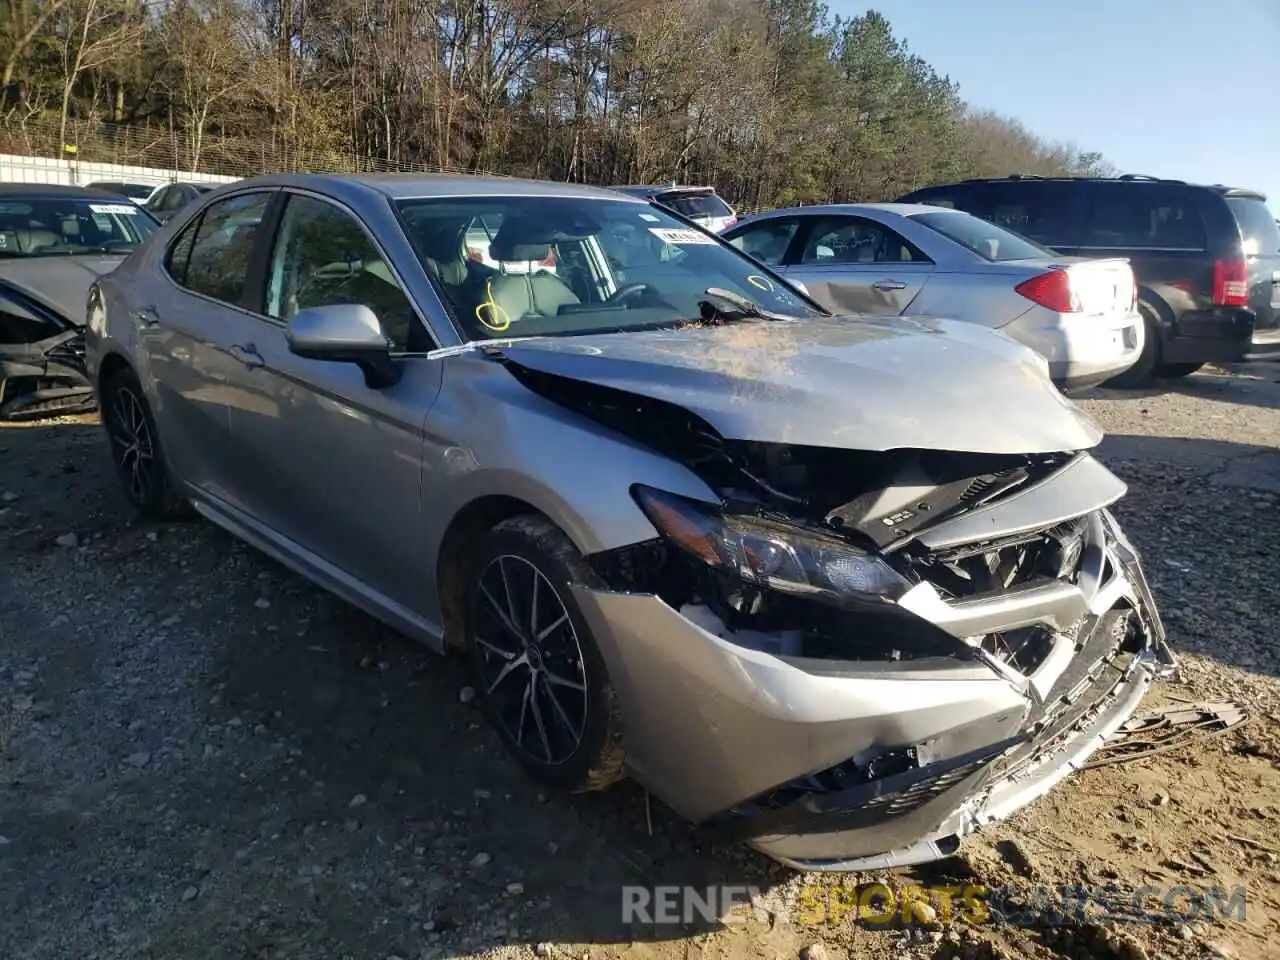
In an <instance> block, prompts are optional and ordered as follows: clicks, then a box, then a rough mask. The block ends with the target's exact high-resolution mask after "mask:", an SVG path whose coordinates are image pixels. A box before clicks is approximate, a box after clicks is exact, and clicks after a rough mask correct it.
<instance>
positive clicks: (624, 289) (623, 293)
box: [604, 283, 651, 303]
mask: <svg viewBox="0 0 1280 960" xmlns="http://www.w3.org/2000/svg"><path fill="white" fill-rule="evenodd" d="M649 289H651V288H650V287H649V285H648V284H647V283H624V284H623V285H622V286H620V287H619V288H618V289H617V290H615V291H613V293H611V294H610V295H609V296H608V297H607V298H606V299H605V301H604V302H605V303H618V302H620V301H622V300H626V299H628V298H630V297H634V296H635V295H636V294H637V293H643V292H644V291H646V290H649Z"/></svg>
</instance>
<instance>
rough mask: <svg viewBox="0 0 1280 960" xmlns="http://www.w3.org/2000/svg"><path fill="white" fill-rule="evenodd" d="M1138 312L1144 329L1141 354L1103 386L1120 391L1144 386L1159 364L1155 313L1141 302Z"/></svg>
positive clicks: (1158, 336) (1158, 332) (1158, 329)
mask: <svg viewBox="0 0 1280 960" xmlns="http://www.w3.org/2000/svg"><path fill="white" fill-rule="evenodd" d="M1138 312H1139V313H1141V314H1142V321H1143V326H1144V327H1145V328H1146V330H1145V331H1144V334H1145V335H1144V337H1143V341H1142V352H1141V353H1140V354H1138V359H1137V360H1135V361H1134V363H1133V366H1131V367H1130V368H1129V369H1128V370H1126V371H1125V372H1124V373H1121V374H1118V375H1117V376H1114V377H1112V378H1111V379H1110V380H1108V381H1107V382H1106V383H1105V384H1103V386H1107V387H1118V388H1120V389H1122V390H1132V389H1134V388H1135V387H1143V386H1146V385H1147V384H1148V383H1149V382H1150V380H1151V375H1152V373H1154V372H1155V369H1156V365H1157V364H1158V363H1159V362H1160V327H1159V324H1158V323H1157V322H1156V312H1155V310H1154V309H1153V308H1152V307H1151V306H1150V305H1149V304H1147V303H1144V302H1142V301H1139V302H1138Z"/></svg>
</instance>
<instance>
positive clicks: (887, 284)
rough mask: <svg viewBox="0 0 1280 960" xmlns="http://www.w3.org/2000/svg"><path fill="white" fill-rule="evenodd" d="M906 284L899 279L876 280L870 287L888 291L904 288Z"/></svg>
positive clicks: (884, 291)
mask: <svg viewBox="0 0 1280 960" xmlns="http://www.w3.org/2000/svg"><path fill="white" fill-rule="evenodd" d="M906 288H907V285H906V284H905V283H903V282H902V281H901V280H877V281H876V282H875V283H873V284H872V285H871V289H873V290H879V291H880V292H881V293H888V292H889V291H890V290H905V289H906Z"/></svg>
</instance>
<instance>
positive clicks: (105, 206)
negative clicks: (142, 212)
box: [89, 203, 138, 217]
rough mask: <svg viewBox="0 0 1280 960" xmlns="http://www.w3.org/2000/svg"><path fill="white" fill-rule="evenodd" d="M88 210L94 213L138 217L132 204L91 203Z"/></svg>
mask: <svg viewBox="0 0 1280 960" xmlns="http://www.w3.org/2000/svg"><path fill="white" fill-rule="evenodd" d="M89 209H90V210H92V211H93V212H94V213H114V214H118V215H120V216H125V217H136V216H137V215H138V208H137V207H136V206H135V205H134V204H132V203H91V204H89Z"/></svg>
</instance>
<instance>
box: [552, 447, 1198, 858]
mask: <svg viewBox="0 0 1280 960" xmlns="http://www.w3.org/2000/svg"><path fill="white" fill-rule="evenodd" d="M1075 470H1077V471H1082V472H1081V473H1079V474H1077V475H1076V478H1075V480H1074V482H1072V483H1071V485H1070V486H1071V489H1073V490H1074V491H1076V492H1077V494H1078V496H1079V495H1081V494H1080V492H1081V491H1085V490H1091V491H1092V493H1091V494H1090V496H1093V497H1094V502H1093V504H1092V506H1090V507H1087V508H1085V509H1087V510H1088V511H1089V512H1088V513H1087V514H1084V515H1080V514H1077V520H1076V522H1078V523H1079V524H1080V525H1081V529H1082V530H1083V533H1082V534H1081V536H1082V548H1081V554H1080V557H1081V558H1080V561H1079V564H1078V566H1077V568H1076V570H1075V572H1074V573H1073V575H1072V577H1071V578H1070V579H1062V580H1056V581H1055V580H1050V581H1048V582H1045V581H1044V580H1043V579H1041V580H1039V581H1037V582H1035V583H1032V584H1027V585H1024V586H1023V587H1021V588H1015V589H1012V590H1009V591H1007V592H1005V593H1003V594H999V595H995V596H990V595H988V596H983V597H976V598H966V599H964V600H963V601H958V600H956V599H946V598H944V597H943V596H942V595H940V594H939V593H938V591H936V590H935V589H934V588H933V587H932V586H931V584H930V583H928V582H922V583H920V584H919V585H918V586H917V588H916V589H915V590H912V591H911V592H910V593H908V594H907V595H906V596H904V597H903V598H902V599H901V600H900V601H899V602H898V603H897V604H891V603H886V604H885V605H884V606H885V608H886V609H885V611H884V613H883V614H877V613H869V614H868V616H871V617H876V616H885V617H893V618H896V619H894V620H893V621H892V622H891V623H890V625H891V626H892V627H893V628H895V629H897V628H899V627H901V628H904V629H910V628H912V624H918V625H920V627H921V629H938V630H944V631H946V632H948V633H951V634H952V635H953V636H955V637H957V638H962V639H965V640H966V642H968V643H971V644H973V646H974V648H975V649H979V648H980V649H982V650H986V647H985V646H983V645H982V644H981V643H979V642H978V640H979V638H977V637H973V636H972V635H971V634H970V631H972V632H974V633H977V632H981V633H983V634H992V635H995V636H997V637H1007V636H1011V635H1012V634H1013V633H1014V632H1015V631H1018V630H1024V629H1031V630H1035V631H1039V634H1040V636H1041V637H1042V638H1044V639H1043V642H1042V643H1041V646H1040V649H1041V650H1042V651H1043V652H1042V654H1041V655H1038V656H1037V658H1036V660H1035V662H1034V663H1019V662H1018V661H1017V657H1016V656H1015V655H1011V656H1009V657H1007V658H1006V659H1004V660H1001V659H1000V658H999V657H997V656H993V655H991V654H988V653H981V654H979V655H978V656H977V658H976V659H971V660H966V659H962V658H959V657H957V658H950V657H937V658H932V659H918V660H900V661H893V662H879V661H872V660H858V659H856V647H857V638H856V637H850V644H849V645H850V659H849V660H834V661H833V660H827V659H823V660H816V659H804V658H799V657H789V656H785V655H775V654H774V653H769V652H764V651H762V650H760V649H753V648H752V647H750V646H747V645H744V644H742V643H738V642H734V638H733V637H732V635H729V638H728V639H726V638H725V635H724V634H723V633H721V635H716V634H715V633H713V632H709V631H708V630H706V629H703V627H702V626H700V625H699V623H695V622H693V621H692V620H690V619H689V618H688V617H686V616H683V615H682V614H681V613H680V612H678V611H676V610H674V609H672V608H671V607H670V606H668V605H667V604H666V603H664V602H663V601H662V600H661V599H659V598H658V597H656V596H652V595H646V594H627V593H615V592H605V591H597V590H591V589H588V588H585V587H577V588H575V595H576V598H577V600H578V602H579V604H580V606H581V607H582V609H583V611H584V613H585V615H586V617H587V619H588V621H589V624H590V626H591V629H592V631H593V635H594V636H595V637H596V639H597V641H598V643H599V645H600V647H601V652H602V654H603V656H604V658H605V662H606V665H607V667H608V669H609V673H610V676H611V677H612V678H613V681H614V685H615V687H616V689H617V692H618V697H619V703H620V706H621V707H622V711H623V719H624V724H625V727H626V732H627V739H628V758H629V762H630V764H631V767H632V772H633V774H634V775H635V777H636V778H637V779H638V780H639V781H640V782H642V783H644V784H645V785H646V786H648V787H649V788H650V789H651V790H653V792H654V793H655V794H656V795H657V796H658V797H659V798H661V799H662V800H663V801H664V802H666V803H667V804H668V805H670V806H672V807H673V808H674V809H675V810H676V811H677V812H678V813H680V814H682V815H684V816H685V817H687V818H689V819H691V820H694V821H697V822H702V823H704V824H706V825H707V826H708V827H710V828H713V829H716V830H719V831H721V832H722V833H723V834H724V835H725V836H726V837H729V838H733V839H737V840H744V841H746V842H748V843H750V844H751V845H752V846H754V847H756V848H757V849H759V850H760V851H762V852H764V853H766V854H768V855H769V856H771V857H773V858H775V859H777V860H780V861H782V862H783V863H786V864H789V865H791V866H794V867H797V868H802V869H816V870H867V869H878V868H883V867H886V866H890V865H894V864H909V863H917V862H923V861H927V860H932V859H937V858H938V857H942V856H947V855H949V854H950V853H953V852H954V851H955V849H956V847H957V846H958V844H959V838H960V837H962V836H963V835H965V834H967V833H969V832H971V831H973V830H975V829H978V828H979V827H980V826H982V825H983V824H984V823H988V822H991V821H994V820H999V819H1002V818H1004V817H1006V816H1008V815H1009V814H1011V813H1013V812H1014V811H1016V810H1017V809H1019V808H1020V807H1022V806H1025V805H1026V804H1028V803H1030V802H1031V801H1033V800H1035V799H1036V798H1038V797H1040V796H1042V795H1043V794H1044V793H1046V792H1047V791H1049V790H1050V789H1051V788H1052V787H1053V786H1054V785H1055V784H1056V783H1058V782H1059V781H1060V780H1062V779H1063V778H1064V777H1066V776H1068V775H1069V774H1071V773H1072V772H1074V771H1075V770H1077V769H1079V768H1080V766H1081V765H1082V764H1083V763H1084V762H1085V760H1086V759H1087V758H1088V757H1089V755H1091V754H1092V753H1093V752H1094V751H1095V750H1097V749H1098V748H1099V747H1100V746H1101V745H1102V743H1103V741H1104V739H1105V738H1106V737H1107V736H1108V735H1109V734H1110V733H1112V732H1113V731H1114V730H1115V729H1116V728H1118V727H1119V726H1120V725H1121V724H1123V723H1124V722H1125V720H1127V719H1128V718H1129V717H1130V716H1131V715H1132V714H1133V713H1134V711H1135V710H1136V709H1137V708H1138V705H1139V703H1140V702H1141V700H1142V698H1143V696H1144V694H1145V693H1146V691H1147V689H1148V688H1149V686H1150V684H1151V682H1152V681H1153V680H1154V679H1155V678H1156V677H1158V676H1160V675H1161V674H1163V673H1165V672H1168V671H1171V670H1173V669H1174V668H1175V666H1176V664H1175V660H1174V658H1173V655H1172V653H1171V652H1170V651H1169V648H1168V646H1167V644H1166V642H1165V635H1164V628H1163V625H1162V624H1161V622H1160V619H1159V616H1158V614H1157V613H1156V610H1155V606H1154V604H1153V602H1152V599H1151V595H1150V592H1149V590H1148V588H1147V584H1146V581H1145V578H1144V577H1143V575H1142V569H1141V566H1140V564H1139V562H1138V558H1137V556H1136V553H1135V552H1134V550H1133V548H1132V546H1131V545H1130V544H1129V543H1128V541H1127V540H1125V538H1124V536H1123V534H1122V533H1121V532H1120V530H1119V528H1118V526H1117V525H1116V524H1115V521H1114V519H1113V518H1112V517H1111V516H1110V514H1109V513H1108V511H1107V510H1106V508H1105V506H1103V505H1102V504H1106V503H1110V502H1114V500H1115V499H1118V497H1119V496H1120V495H1121V494H1122V493H1123V490H1124V486H1123V484H1121V483H1120V482H1119V481H1117V480H1115V478H1114V477H1112V476H1111V475H1110V474H1109V473H1107V472H1106V471H1105V470H1103V468H1101V467H1100V465H1097V464H1096V463H1095V462H1092V461H1091V460H1089V459H1086V460H1084V461H1081V462H1080V463H1078V464H1077V466H1076V467H1075ZM1063 474H1065V476H1063V478H1062V481H1061V484H1054V483H1052V482H1051V483H1048V484H1045V485H1044V487H1045V488H1044V489H1043V490H1040V491H1035V490H1032V491H1027V495H1025V496H1020V497H1017V498H1012V499H1011V500H1010V501H1008V502H1007V503H1006V504H1005V505H1004V506H1003V507H1000V508H996V507H993V508H991V509H992V511H993V514H992V515H991V516H989V517H988V519H987V521H986V524H987V526H988V530H989V532H988V536H992V535H995V534H999V535H1001V536H1004V535H1007V532H1008V530H1009V529H1014V528H1017V527H1019V526H1026V517H1028V516H1029V515H1030V514H1031V513H1033V512H1034V511H1035V509H1036V506H1037V504H1042V505H1043V507H1044V509H1045V510H1046V511H1047V513H1046V515H1045V517H1044V520H1043V522H1044V523H1045V525H1046V526H1049V525H1053V524H1058V523H1060V518H1059V517H1058V516H1057V513H1056V512H1055V511H1057V510H1060V509H1061V505H1062V497H1061V496H1059V495H1058V494H1061V493H1062V488H1065V486H1066V481H1067V477H1068V476H1071V475H1072V471H1071V470H1066V471H1063ZM1082 477H1092V482H1091V483H1082V482H1081V478H1082ZM1108 478H1109V479H1108ZM1055 486H1059V487H1060V489H1059V490H1058V491H1057V493H1055V491H1054V487H1055ZM1068 499H1069V498H1068ZM1081 504H1083V501H1081ZM981 513H982V511H976V512H975V513H974V514H970V515H968V516H962V517H961V518H959V520H957V521H956V522H955V526H954V527H953V528H952V529H951V530H950V531H948V530H946V529H945V527H946V526H947V525H943V526H942V527H939V528H937V530H936V531H934V532H933V536H932V539H933V540H935V541H936V542H939V543H942V542H945V541H947V538H948V535H950V536H952V537H953V538H954V537H955V536H961V535H962V531H963V530H964V524H965V523H966V522H969V523H972V522H973V521H972V520H971V519H970V518H972V517H974V516H975V515H979V516H980V515H981ZM995 513H999V514H1000V516H996V515H995ZM997 527H998V528H999V529H997ZM903 617H906V618H908V619H901V618H903ZM697 619H698V620H699V622H700V623H701V622H702V617H701V616H699V617H698V618H697ZM877 626H878V627H883V626H884V624H878V625H877Z"/></svg>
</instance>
